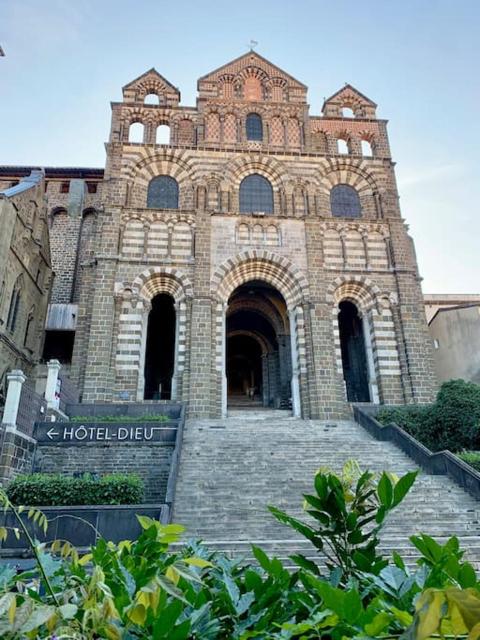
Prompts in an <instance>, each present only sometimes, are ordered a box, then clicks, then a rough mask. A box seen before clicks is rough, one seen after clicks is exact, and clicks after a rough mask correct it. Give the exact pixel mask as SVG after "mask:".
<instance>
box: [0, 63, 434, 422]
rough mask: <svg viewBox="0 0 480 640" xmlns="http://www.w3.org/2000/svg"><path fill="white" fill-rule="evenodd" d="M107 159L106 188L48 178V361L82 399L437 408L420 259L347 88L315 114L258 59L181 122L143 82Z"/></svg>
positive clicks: (119, 115) (3, 175) (358, 100)
mask: <svg viewBox="0 0 480 640" xmlns="http://www.w3.org/2000/svg"><path fill="white" fill-rule="evenodd" d="M106 148H107V162H106V167H105V171H104V172H103V171H102V170H96V169H81V168H78V169H71V170H69V169H47V170H46V176H47V181H48V184H47V190H46V192H47V196H48V202H49V215H50V221H51V229H50V234H51V244H52V256H53V257H52V259H53V265H54V270H55V274H56V275H55V281H54V286H53V290H52V305H51V307H50V314H49V318H48V321H47V338H46V355H47V356H49V357H52V356H56V357H60V359H62V358H63V360H64V361H69V360H70V358H71V374H72V376H73V377H74V378H75V380H76V381H77V382H78V385H79V386H80V389H81V392H82V398H83V401H85V402H100V401H101V402H110V401H115V402H118V401H134V400H135V401H143V400H146V401H148V400H151V399H157V398H163V399H169V398H171V399H177V400H181V401H184V402H186V403H187V405H188V411H189V414H190V415H196V416H219V415H224V414H225V412H226V410H227V407H228V406H232V405H238V404H241V405H245V404H248V403H251V404H257V405H258V404H261V405H264V406H269V407H289V406H292V409H293V413H294V414H295V415H302V416H304V417H312V418H313V417H319V418H335V417H339V416H343V415H345V414H346V413H347V412H348V410H349V407H348V404H349V402H354V401H355V402H381V403H405V402H406V403H412V402H428V401H430V400H431V399H432V396H433V394H434V391H435V380H434V374H433V363H432V351H431V341H430V339H429V335H428V329H427V324H426V321H425V311H424V306H423V300H422V292H421V288H420V278H419V274H418V269H417V263H416V258H415V252H414V248H413V243H412V240H411V238H410V237H409V235H408V233H407V227H406V225H405V222H404V220H403V219H402V216H401V213H400V209H399V204H398V192H397V188H396V183H395V173H394V163H393V161H392V158H391V154H390V147H389V142H388V136H387V129H386V121H385V120H381V119H378V118H377V117H376V105H375V103H374V102H372V101H371V100H370V99H369V98H367V97H366V96H364V95H363V94H362V93H360V92H359V91H358V90H356V89H355V88H354V87H352V86H350V85H345V86H344V87H342V88H341V89H340V90H339V91H337V92H336V93H335V94H333V95H332V96H331V97H330V98H328V99H327V100H325V102H324V104H323V107H322V113H321V115H317V116H315V115H310V113H309V105H308V103H307V87H306V86H305V85H304V84H302V83H301V82H299V81H298V80H296V79H295V78H293V77H291V76H290V75H289V74H288V73H286V72H284V71H283V70H282V69H279V68H278V67H276V66H275V65H273V64H272V63H271V62H269V61H268V60H266V59H265V58H263V57H262V56H260V55H258V54H257V53H255V52H249V53H247V54H245V55H243V56H241V57H240V58H238V59H236V60H234V61H232V62H230V63H228V64H225V65H223V66H222V67H220V68H218V69H216V70H215V71H213V72H211V73H209V74H207V75H205V76H203V77H202V78H200V80H199V81H198V99H197V104H196V106H195V107H186V106H181V105H180V92H179V90H178V89H177V88H176V87H175V86H174V85H173V84H171V83H170V82H169V81H167V80H166V79H165V78H164V77H162V76H161V75H160V74H159V73H158V72H157V71H156V70H155V69H151V70H150V71H147V72H146V73H145V74H143V75H142V76H140V77H139V78H137V79H136V80H134V81H132V82H130V83H129V84H127V85H126V86H125V87H124V88H123V99H122V101H120V102H114V103H112V125H111V132H110V138H109V141H108V143H107V147H106ZM17 173H18V172H17ZM14 177H15V169H14V168H2V169H0V180H7V179H12V178H14ZM0 184H1V182H0ZM60 352H62V353H60Z"/></svg>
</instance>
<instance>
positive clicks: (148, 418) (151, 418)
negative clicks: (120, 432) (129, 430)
mask: <svg viewBox="0 0 480 640" xmlns="http://www.w3.org/2000/svg"><path fill="white" fill-rule="evenodd" d="M169 421H170V418H169V417H168V416H165V415H163V414H157V413H146V414H144V415H142V416H72V417H71V418H70V422H169Z"/></svg>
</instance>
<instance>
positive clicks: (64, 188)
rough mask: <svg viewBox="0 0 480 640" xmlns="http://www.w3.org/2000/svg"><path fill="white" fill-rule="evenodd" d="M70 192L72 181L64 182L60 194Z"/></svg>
mask: <svg viewBox="0 0 480 640" xmlns="http://www.w3.org/2000/svg"><path fill="white" fill-rule="evenodd" d="M69 191H70V181H69V182H62V184H61V185H60V193H68V192H69Z"/></svg>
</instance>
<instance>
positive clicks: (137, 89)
mask: <svg viewBox="0 0 480 640" xmlns="http://www.w3.org/2000/svg"><path fill="white" fill-rule="evenodd" d="M122 93H123V100H124V102H142V103H143V102H144V100H145V97H146V96H148V95H152V94H153V95H156V96H158V100H159V104H160V105H162V106H174V105H177V104H178V103H179V102H180V91H179V90H178V89H177V87H174V86H173V84H172V83H171V82H169V81H168V80H167V79H166V78H164V77H163V76H162V75H161V74H160V73H158V71H157V70H156V69H154V68H153V67H152V68H151V69H150V70H149V71H146V72H145V73H143V74H142V75H141V76H139V77H138V78H135V80H132V81H131V82H129V83H128V84H126V85H125V86H124V87H123V89H122Z"/></svg>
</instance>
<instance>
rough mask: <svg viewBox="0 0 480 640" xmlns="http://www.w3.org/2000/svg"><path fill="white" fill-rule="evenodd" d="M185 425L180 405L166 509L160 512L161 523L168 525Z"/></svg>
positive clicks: (183, 409) (166, 496) (166, 493)
mask: <svg viewBox="0 0 480 640" xmlns="http://www.w3.org/2000/svg"><path fill="white" fill-rule="evenodd" d="M184 425H185V405H182V408H181V410H180V416H179V418H178V427H177V435H176V437H175V447H174V449H173V454H172V460H171V463H170V471H169V472H168V480H167V490H166V492H165V505H166V508H165V510H164V511H162V517H161V522H162V524H168V523H169V522H171V518H172V513H173V502H174V500H175V490H176V488H177V478H178V469H179V465H180V455H181V452H182V444H183V427H184Z"/></svg>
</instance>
